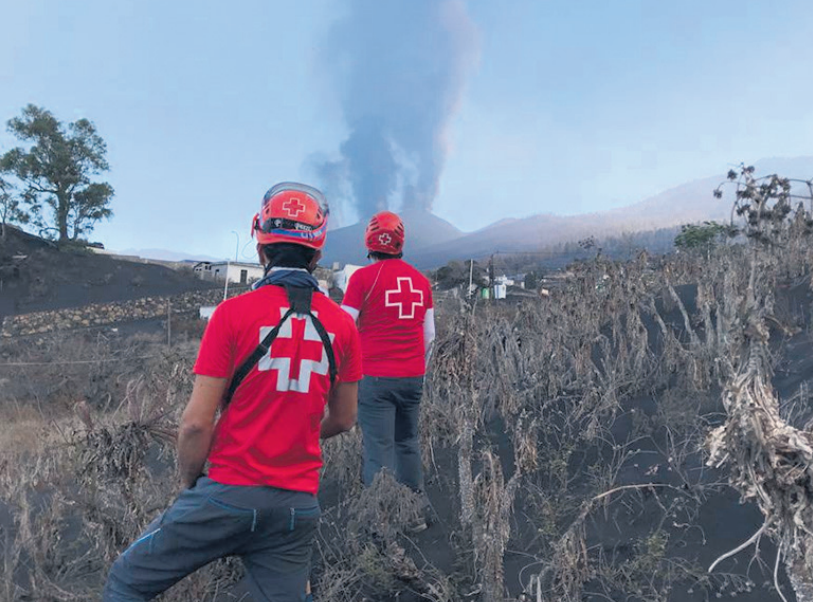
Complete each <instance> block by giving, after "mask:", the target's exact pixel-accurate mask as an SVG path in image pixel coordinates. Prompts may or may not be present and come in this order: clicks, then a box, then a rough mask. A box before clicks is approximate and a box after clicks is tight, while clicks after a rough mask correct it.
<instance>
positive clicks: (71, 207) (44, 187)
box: [0, 105, 113, 242]
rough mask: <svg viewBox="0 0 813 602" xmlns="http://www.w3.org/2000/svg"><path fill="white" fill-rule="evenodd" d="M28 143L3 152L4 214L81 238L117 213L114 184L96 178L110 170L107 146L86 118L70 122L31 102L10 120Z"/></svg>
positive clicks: (53, 233) (60, 236)
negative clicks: (111, 203) (113, 203)
mask: <svg viewBox="0 0 813 602" xmlns="http://www.w3.org/2000/svg"><path fill="white" fill-rule="evenodd" d="M8 131H9V132H10V133H11V134H13V135H14V136H15V137H16V138H17V139H18V140H19V141H20V142H22V143H23V146H18V147H15V148H12V149H11V150H9V151H7V152H6V153H4V154H3V155H2V156H0V176H1V177H2V186H1V187H0V217H2V223H3V226H4V228H3V229H4V230H5V224H6V223H8V222H16V223H19V224H24V223H31V224H32V225H34V226H36V227H37V228H39V229H40V231H41V232H42V233H43V234H45V235H46V236H48V237H49V238H56V239H57V240H59V242H65V241H68V240H74V241H75V240H79V239H80V237H81V236H82V235H83V234H87V233H89V232H90V231H91V230H93V227H94V225H95V224H96V223H97V222H98V221H99V220H102V219H107V218H109V217H110V216H111V215H112V211H111V210H110V200H111V199H112V198H113V187H112V186H111V185H110V184H108V183H107V182H98V181H94V180H95V178H96V176H98V175H99V174H101V173H104V172H106V171H108V170H109V169H110V166H109V165H108V163H107V158H106V155H107V145H106V144H105V142H104V140H103V139H102V137H101V136H100V135H99V134H98V133H97V132H96V126H94V125H93V123H91V122H90V121H88V120H87V119H78V120H77V121H74V122H71V123H69V124H67V125H65V124H64V123H62V122H61V121H59V120H58V119H57V118H56V117H55V116H54V115H53V114H52V113H51V112H50V111H48V110H46V109H43V108H41V107H37V106H34V105H28V106H27V107H25V108H24V109H23V111H22V114H21V115H20V116H19V117H15V118H13V119H11V120H9V122H8Z"/></svg>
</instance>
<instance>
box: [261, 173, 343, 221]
mask: <svg viewBox="0 0 813 602" xmlns="http://www.w3.org/2000/svg"><path fill="white" fill-rule="evenodd" d="M291 190H293V191H296V192H302V193H304V194H307V195H308V196H309V197H311V198H312V199H313V200H314V201H316V202H317V203H318V204H319V209H321V210H322V213H323V214H324V216H325V217H327V216H328V214H329V213H330V206H329V205H328V203H327V199H326V198H325V195H324V194H322V191H321V190H319V189H317V188H314V187H313V186H308V185H307V184H300V183H298V182H280V183H279V184H277V185H275V186H274V187H273V188H271V190H269V191H268V192H266V193H265V198H264V199H263V205H265V203H267V202H268V201H269V200H270V199H272V198H274V197H275V196H276V195H278V194H279V193H281V192H287V191H291Z"/></svg>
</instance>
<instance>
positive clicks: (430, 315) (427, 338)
mask: <svg viewBox="0 0 813 602" xmlns="http://www.w3.org/2000/svg"><path fill="white" fill-rule="evenodd" d="M434 344H435V308H434V307H430V308H429V309H427V310H426V316H425V317H424V319H423V353H424V358H425V360H426V365H427V366H429V359H430V358H431V357H432V348H433V347H434Z"/></svg>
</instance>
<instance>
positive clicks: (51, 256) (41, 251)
mask: <svg viewBox="0 0 813 602" xmlns="http://www.w3.org/2000/svg"><path fill="white" fill-rule="evenodd" d="M213 286H215V285H214V284H213V283H207V282H204V281H202V280H200V279H199V278H197V277H196V276H195V275H194V274H193V273H192V271H191V270H172V269H169V268H167V267H164V266H160V265H155V264H149V263H137V262H133V261H122V260H117V259H114V258H112V257H109V256H106V255H97V254H95V253H92V252H91V251H89V250H82V249H79V250H59V249H57V248H56V247H55V246H54V245H53V243H50V242H48V241H45V240H43V239H41V238H38V237H36V236H32V235H30V234H26V233H25V232H22V231H20V230H17V229H15V228H11V227H9V231H8V235H7V238H6V240H5V241H2V242H0V320H2V318H3V317H4V316H8V315H15V314H22V313H28V312H33V311H41V310H50V309H63V308H68V307H79V306H82V305H86V304H88V303H106V302H110V301H124V300H127V299H137V298H141V297H149V296H158V295H174V294H178V293H182V292H185V291H191V290H197V289H207V288H211V287H213ZM217 286H218V287H219V286H220V285H217Z"/></svg>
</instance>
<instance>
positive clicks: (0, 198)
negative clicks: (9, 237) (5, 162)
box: [0, 173, 31, 240]
mask: <svg viewBox="0 0 813 602" xmlns="http://www.w3.org/2000/svg"><path fill="white" fill-rule="evenodd" d="M30 217H31V216H30V215H29V213H28V212H27V211H26V210H25V208H24V207H23V205H22V203H21V202H20V196H19V194H18V193H17V190H16V189H15V187H14V184H12V183H11V181H10V180H8V179H6V178H4V177H3V176H2V173H0V240H5V239H6V226H7V225H8V224H11V223H17V224H27V223H28V221H29V219H30Z"/></svg>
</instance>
